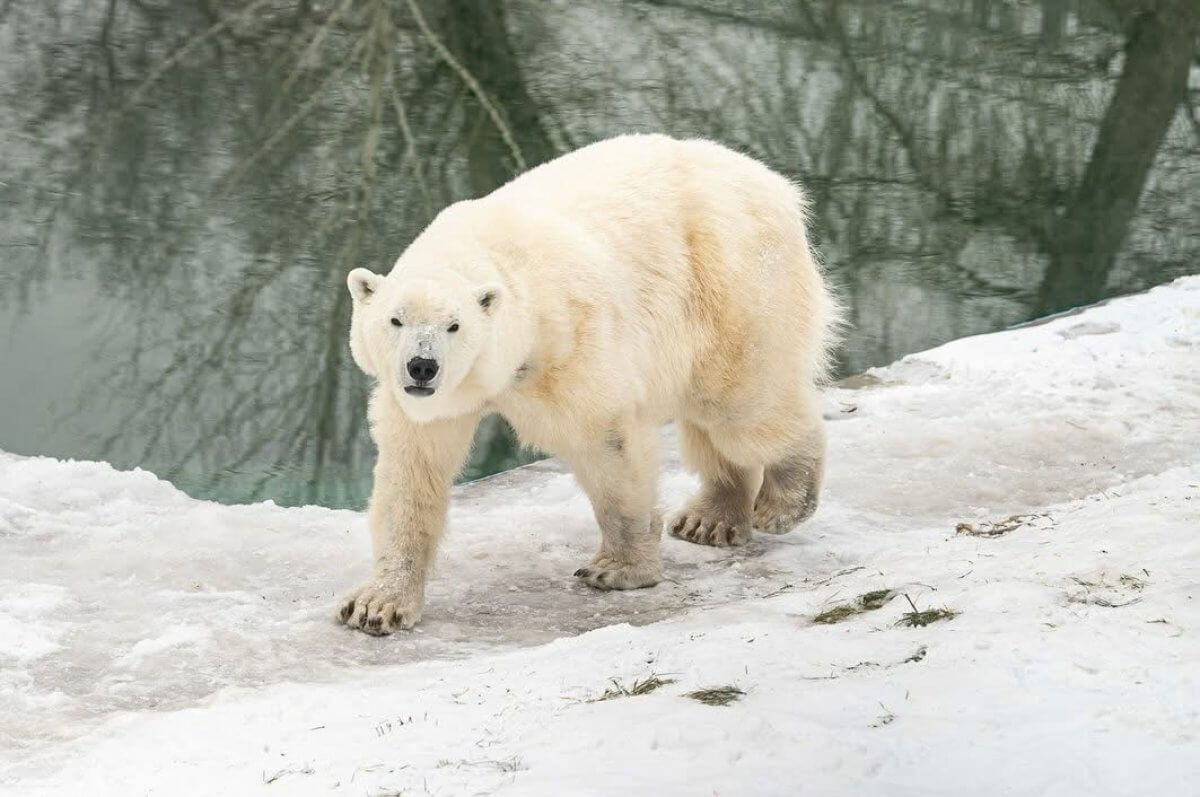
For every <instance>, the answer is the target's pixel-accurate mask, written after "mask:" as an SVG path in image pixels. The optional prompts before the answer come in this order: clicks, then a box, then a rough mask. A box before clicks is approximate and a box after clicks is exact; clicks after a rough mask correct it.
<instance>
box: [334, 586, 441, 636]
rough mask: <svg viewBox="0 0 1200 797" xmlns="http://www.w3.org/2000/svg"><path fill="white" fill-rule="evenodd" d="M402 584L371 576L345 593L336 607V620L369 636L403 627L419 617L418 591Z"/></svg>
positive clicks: (418, 619)
mask: <svg viewBox="0 0 1200 797" xmlns="http://www.w3.org/2000/svg"><path fill="white" fill-rule="evenodd" d="M416 592H417V594H416V595H415V596H414V594H413V593H414V590H412V589H411V588H405V587H404V586H403V585H400V584H398V583H397V582H396V580H395V579H394V578H387V577H382V578H375V579H372V580H371V581H368V582H367V583H365V584H363V585H362V586H360V587H358V588H357V589H354V590H352V591H351V592H350V593H348V594H347V595H346V596H345V597H344V598H343V599H342V602H341V605H340V608H339V609H338V620H339V621H340V622H343V623H345V624H346V625H348V626H350V627H351V628H357V629H359V630H361V631H365V632H366V633H368V634H371V635H373V636H387V635H388V634H390V633H392V632H393V631H395V630H396V629H401V630H405V631H407V630H408V629H410V628H412V627H413V626H414V625H416V624H417V623H418V622H419V621H420V619H421V603H422V599H421V596H420V591H419V590H418V591H416Z"/></svg>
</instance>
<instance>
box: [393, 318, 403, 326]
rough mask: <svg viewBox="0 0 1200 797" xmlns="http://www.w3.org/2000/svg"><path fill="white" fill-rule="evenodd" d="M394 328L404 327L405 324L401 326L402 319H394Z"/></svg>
mask: <svg viewBox="0 0 1200 797" xmlns="http://www.w3.org/2000/svg"><path fill="white" fill-rule="evenodd" d="M392 326H394V327H402V326H404V324H401V323H400V319H399V318H393V319H392Z"/></svg>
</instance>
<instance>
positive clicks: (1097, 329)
mask: <svg viewBox="0 0 1200 797" xmlns="http://www.w3.org/2000/svg"><path fill="white" fill-rule="evenodd" d="M1120 331H1121V325H1120V324H1117V323H1113V322H1108V323H1098V322H1092V321H1085V322H1083V323H1082V324H1074V325H1072V326H1069V327H1067V328H1066V329H1060V330H1059V331H1058V334H1059V335H1061V336H1062V337H1064V338H1066V339H1067V340H1074V339H1075V338H1081V337H1083V336H1084V335H1111V334H1112V333H1114V332H1120Z"/></svg>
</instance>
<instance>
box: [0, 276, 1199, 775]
mask: <svg viewBox="0 0 1200 797" xmlns="http://www.w3.org/2000/svg"><path fill="white" fill-rule="evenodd" d="M828 403H829V408H828V415H829V417H830V419H831V423H830V428H829V431H830V464H829V474H828V481H827V488H826V492H825V496H824V504H823V506H822V508H821V510H820V511H819V512H818V513H817V515H816V516H815V517H814V518H813V519H812V520H811V521H809V522H808V523H807V524H805V525H804V526H802V527H801V528H800V529H799V530H797V531H796V532H794V533H792V534H791V535H788V536H785V537H782V538H765V537H757V538H756V539H755V540H754V541H753V542H752V543H751V544H750V545H748V546H746V547H745V548H743V549H739V550H736V551H733V552H730V551H724V550H713V549H706V548H700V547H697V546H692V545H689V544H687V543H684V542H681V541H677V540H674V539H669V538H668V539H666V540H665V542H664V545H665V559H666V563H667V564H666V568H667V577H668V579H669V580H668V581H666V582H664V583H663V584H662V585H660V586H659V587H656V588H654V589H651V590H642V591H638V592H632V593H615V594H604V593H595V592H592V591H590V590H588V589H586V588H585V587H582V586H580V585H579V584H577V583H575V580H574V579H573V578H572V577H571V573H572V572H573V571H574V569H575V568H576V567H577V566H578V565H579V563H581V562H583V561H585V560H586V559H587V558H588V557H589V556H590V555H591V553H592V550H593V549H594V546H595V545H596V542H597V539H598V534H597V532H596V530H595V529H594V527H593V521H592V519H591V512H590V509H589V507H588V505H587V502H586V500H585V499H584V497H583V496H582V494H581V493H580V491H579V490H578V488H577V487H576V486H575V485H574V483H573V481H572V479H571V478H570V476H569V475H567V474H565V473H564V472H563V471H562V469H561V468H560V467H559V466H558V465H557V464H556V463H554V462H547V463H539V464H537V465H534V466H530V467H527V468H523V469H520V470H517V471H512V472H509V473H506V474H503V475H501V476H498V477H496V478H493V479H489V480H486V481H483V482H477V483H474V484H469V485H464V486H462V487H459V488H456V490H455V495H454V506H453V509H452V512H451V520H450V529H451V530H450V533H449V535H448V537H447V540H446V542H445V545H444V547H443V550H442V553H441V556H440V557H439V566H438V575H437V576H436V577H435V580H434V581H433V582H432V584H431V586H430V594H429V601H428V604H427V607H426V612H425V616H426V620H425V622H424V623H423V624H422V626H420V628H419V629H418V630H417V631H415V632H413V633H410V634H402V635H398V636H395V637H391V638H387V639H376V638H371V637H367V636H365V635H362V634H356V633H353V632H350V631H348V630H346V629H344V628H341V627H339V626H337V625H336V624H335V623H333V622H332V611H333V607H334V602H335V597H336V596H337V595H338V594H340V592H341V591H342V590H343V589H345V588H347V587H349V586H351V585H352V584H353V583H355V582H356V580H358V579H359V578H361V577H362V576H363V575H364V574H365V572H366V569H367V566H368V562H369V554H368V547H369V546H368V540H367V533H366V529H365V522H364V519H363V517H362V515H360V514H358V513H352V512H344V511H331V510H326V509H322V508H318V507H305V508H301V509H283V508H279V507H276V506H274V505H273V504H271V503H269V502H268V503H263V504H256V505H251V506H222V505H218V504H213V503H207V502H202V501H195V500H192V499H190V498H188V497H187V496H185V495H183V494H182V493H180V492H178V491H177V490H175V489H174V488H173V487H171V486H170V485H169V484H166V483H164V482H162V481H159V480H157V479H155V478H154V477H153V476H152V475H150V474H147V473H144V472H140V471H134V472H126V473H122V472H117V471H114V470H113V469H112V468H111V467H109V466H107V465H105V464H101V463H91V462H59V461H54V460H49V459H43V458H22V457H15V456H11V455H6V454H0V790H8V791H10V792H11V793H14V794H17V793H20V794H28V793H45V794H57V793H62V794H80V793H86V794H108V793H111V794H129V793H137V794H171V795H177V794H213V793H221V792H227V793H236V794H241V793H252V792H255V791H258V790H263V791H270V790H272V789H274V790H275V791H279V790H280V789H282V793H287V794H307V793H318V792H320V793H324V792H327V791H329V790H334V791H346V792H350V793H354V794H363V793H366V794H376V793H397V792H405V793H410V792H411V793H419V794H423V793H440V794H466V793H473V794H477V793H493V792H502V793H503V792H507V793H511V794H522V795H528V794H533V795H538V794H556V795H557V794H611V793H614V792H618V791H621V792H630V791H633V792H635V793H647V794H663V795H668V794H681V795H682V794H697V793H703V794H708V793H718V794H781V795H782V794H795V793H797V791H798V788H799V786H798V784H803V786H804V791H806V792H810V793H823V794H829V793H837V794H851V793H852V794H860V795H862V794H880V795H883V794H886V795H905V794H912V795H918V794H929V793H956V794H957V793H963V792H965V791H967V790H968V789H969V790H971V791H973V792H976V793H981V794H1027V793H1053V794H1078V793H1089V794H1093V795H1096V794H1113V795H1116V794H1135V793H1136V794H1151V793H1153V794H1165V795H1175V794H1178V795H1185V794H1187V795H1190V794H1193V793H1194V782H1193V780H1194V775H1195V772H1196V769H1195V761H1196V760H1198V759H1200V709H1198V708H1197V705H1198V704H1197V699H1196V698H1197V694H1198V693H1200V667H1197V666H1196V662H1197V661H1200V638H1197V636H1196V632H1197V630H1198V629H1200V595H1198V594H1197V592H1198V590H1200V536H1198V535H1197V534H1196V531H1197V529H1200V463H1198V462H1197V451H1200V277H1190V278H1185V279H1181V280H1178V281H1176V282H1175V283H1173V284H1171V285H1168V286H1163V287H1160V288H1156V289H1154V290H1152V291H1150V292H1148V293H1146V294H1142V295H1139V296H1133V297H1128V298H1124V299H1119V300H1115V301H1112V302H1109V303H1107V304H1105V305H1101V306H1097V307H1093V308H1089V309H1087V310H1085V311H1083V312H1080V313H1077V314H1073V315H1068V316H1064V317H1060V318H1056V319H1053V320H1050V321H1048V322H1044V323H1040V324H1036V325H1030V326H1026V327H1022V328H1019V329H1015V330H1011V331H1008V332H1004V333H999V334H995V335H987V336H981V337H974V338H968V339H963V340H959V341H955V342H953V343H950V344H947V345H945V346H942V347H940V348H937V349H934V350H932V351H928V352H923V353H920V354H916V355H912V356H910V357H906V358H904V359H903V360H901V361H899V362H897V363H895V364H893V365H892V366H889V367H887V368H882V369H876V370H874V371H871V372H869V373H868V374H866V375H864V376H863V377H860V378H857V379H855V380H851V381H850V382H849V383H848V384H847V385H846V386H843V387H839V388H836V389H831V390H830V391H829V392H828ZM666 439H667V440H668V444H669V442H670V437H669V436H668V437H667V438H666ZM672 451H673V449H672ZM666 460H667V466H666V469H665V471H664V474H663V478H662V502H663V504H664V506H666V507H674V506H675V505H677V504H679V503H681V502H682V501H683V500H684V498H685V497H686V495H687V494H688V492H689V490H691V489H692V488H693V487H694V484H695V482H694V480H693V479H692V478H691V477H690V476H688V475H686V474H684V473H682V472H681V471H680V469H679V467H678V463H677V460H676V459H675V457H674V456H673V455H671V456H668V457H667V458H666ZM863 596H866V598H865V599H864V598H863ZM938 610H945V611H938ZM814 618H816V619H814ZM822 621H824V622H822ZM655 675H657V676H658V677H660V678H662V679H666V680H670V681H673V682H672V683H664V684H662V685H660V686H658V688H657V689H654V690H653V691H650V692H648V693H646V694H636V695H623V694H622V690H624V691H626V692H628V691H634V690H633V687H634V686H635V684H636V683H637V682H639V681H643V680H644V679H647V678H650V677H651V676H655ZM614 680H615V681H616V684H615V685H614V683H613V681H614ZM718 686H733V687H736V688H737V689H739V690H741V691H742V692H743V693H744V694H742V695H738V694H736V693H733V694H731V697H732V698H734V700H733V702H731V703H730V704H729V705H725V706H717V705H708V704H705V703H702V702H699V701H697V700H695V699H692V698H689V697H687V696H686V694H687V693H689V692H692V691H694V690H697V689H700V688H703V687H718ZM644 688H646V687H644ZM606 690H609V697H608V699H603V700H596V698H600V697H602V696H603V695H604V694H605V691H606ZM637 691H641V690H637Z"/></svg>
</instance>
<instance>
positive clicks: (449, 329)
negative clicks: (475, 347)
mask: <svg viewBox="0 0 1200 797" xmlns="http://www.w3.org/2000/svg"><path fill="white" fill-rule="evenodd" d="M446 331H447V332H457V331H458V322H457V321H455V322H454V323H453V324H451V325H450V326H448V327H446Z"/></svg>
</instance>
